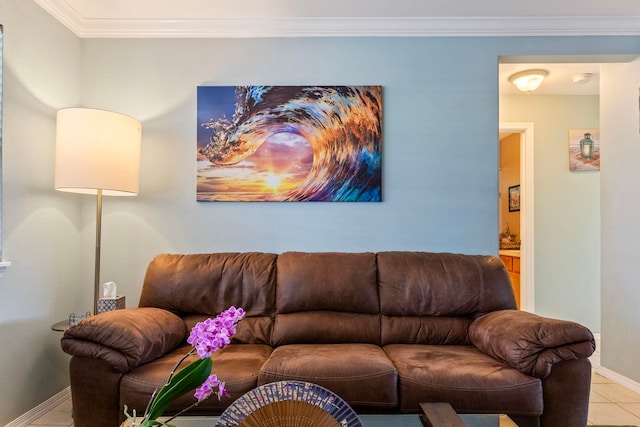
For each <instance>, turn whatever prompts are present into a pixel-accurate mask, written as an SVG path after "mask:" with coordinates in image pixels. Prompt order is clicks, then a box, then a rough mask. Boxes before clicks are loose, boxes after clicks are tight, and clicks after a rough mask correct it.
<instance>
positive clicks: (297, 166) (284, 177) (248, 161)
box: [196, 86, 382, 202]
mask: <svg viewBox="0 0 640 427" xmlns="http://www.w3.org/2000/svg"><path fill="white" fill-rule="evenodd" d="M197 102H198V130H197V137H198V147H197V192H196V194H197V200H198V201H327V202H379V201H380V200H381V198H382V87H381V86H199V87H198V101H197Z"/></svg>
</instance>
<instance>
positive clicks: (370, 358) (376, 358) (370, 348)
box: [258, 344, 398, 408]
mask: <svg viewBox="0 0 640 427" xmlns="http://www.w3.org/2000/svg"><path fill="white" fill-rule="evenodd" d="M397 378H398V373H397V371H396V369H395V368H394V366H393V364H392V363H391V361H390V360H389V358H388V357H387V356H386V355H385V353H384V351H383V350H382V348H380V347H379V346H376V345H372V344H290V345H284V346H281V347H277V348H276V349H275V350H274V351H273V353H271V356H269V360H267V362H266V363H265V365H264V366H263V367H262V369H261V370H260V378H259V380H258V382H259V385H262V384H266V383H270V382H275V381H282V380H299V381H307V382H311V383H314V384H318V385H320V386H322V387H325V388H328V389H329V390H331V391H333V392H334V393H336V394H337V395H338V396H340V397H341V398H342V399H344V400H345V401H346V402H347V403H349V405H351V406H353V407H359V408H362V407H364V408H394V407H396V406H397V403H398V394H397Z"/></svg>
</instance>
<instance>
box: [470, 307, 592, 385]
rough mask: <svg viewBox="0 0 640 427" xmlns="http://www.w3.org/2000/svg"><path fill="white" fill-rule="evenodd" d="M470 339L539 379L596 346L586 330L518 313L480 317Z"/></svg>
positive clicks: (561, 321)
mask: <svg viewBox="0 0 640 427" xmlns="http://www.w3.org/2000/svg"><path fill="white" fill-rule="evenodd" d="M469 339H470V340H471V343H472V344H473V345H474V346H476V347H477V348H478V349H479V350H480V351H482V352H484V353H486V354H488V355H490V356H492V357H494V358H495V359H497V360H500V361H501V362H503V363H505V364H507V365H509V366H511V367H513V368H515V369H517V370H519V371H520V372H522V373H525V374H527V375H531V376H534V377H537V378H545V377H547V376H548V375H549V374H550V373H551V368H552V367H553V365H554V364H555V363H558V362H561V361H563V360H574V359H583V358H587V357H589V356H591V354H593V352H594V350H595V348H596V344H595V340H594V338H593V334H592V333H591V331H590V330H589V329H587V328H586V327H584V326H582V325H580V324H578V323H575V322H570V321H566V320H558V319H550V318H546V317H541V316H538V315H535V314H532V313H527V312H524V311H517V310H501V311H496V312H492V313H489V314H485V315H484V316H481V317H479V318H478V319H476V320H475V321H473V323H471V325H470V326H469Z"/></svg>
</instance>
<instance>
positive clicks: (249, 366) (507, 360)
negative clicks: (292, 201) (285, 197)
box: [62, 251, 595, 427]
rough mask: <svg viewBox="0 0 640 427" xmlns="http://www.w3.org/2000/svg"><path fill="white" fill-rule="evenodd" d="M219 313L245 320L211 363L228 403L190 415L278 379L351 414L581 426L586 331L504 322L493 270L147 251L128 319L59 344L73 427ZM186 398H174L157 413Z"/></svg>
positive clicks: (100, 415) (504, 281) (399, 259)
mask: <svg viewBox="0 0 640 427" xmlns="http://www.w3.org/2000/svg"><path fill="white" fill-rule="evenodd" d="M231 305H233V306H235V307H242V308H244V309H245V310H246V312H247V315H246V317H245V318H244V319H243V320H241V321H240V323H239V324H238V328H237V333H236V335H235V336H234V338H233V340H232V344H231V345H230V346H228V347H227V348H225V349H224V350H222V351H220V352H216V353H214V355H213V356H212V357H213V359H214V365H213V370H214V372H215V373H216V374H218V376H219V377H220V378H221V379H222V380H223V381H225V382H226V384H227V388H228V390H229V392H230V393H231V397H230V398H223V399H222V400H221V401H218V399H216V398H215V397H212V398H210V399H208V400H206V401H205V402H203V403H201V404H200V405H199V406H198V407H197V408H196V409H194V410H192V411H190V413H191V414H205V415H216V414H220V413H221V412H222V411H223V410H224V409H225V408H226V407H227V406H228V405H230V404H231V402H232V401H233V400H234V399H236V398H238V397H240V396H241V395H242V394H244V393H245V392H247V391H249V390H251V389H253V388H255V387H257V386H259V385H262V384H264V383H267V382H271V381H279V380H286V379H291V380H303V381H309V382H313V383H316V384H319V385H321V386H324V387H326V388H329V389H331V390H332V391H334V392H336V393H337V394H338V395H340V396H341V397H342V398H343V399H345V401H347V403H349V404H350V405H352V406H354V407H355V408H358V410H360V411H365V412H379V413H387V412H399V411H403V412H409V413H413V412H417V411H418V403H419V402H425V401H447V402H450V403H451V404H452V405H453V406H454V408H455V409H457V410H458V411H461V412H503V413H508V414H509V415H511V416H512V417H514V418H515V419H517V420H518V423H519V425H522V426H525V427H537V426H542V427H551V426H554V427H555V426H559V425H562V426H563V427H584V425H585V423H586V415H587V409H588V397H589V387H590V381H589V380H590V373H591V368H590V363H589V360H588V359H587V357H589V356H590V355H591V353H592V352H593V350H594V348H595V346H594V341H593V335H592V334H591V332H590V331H589V330H588V329H587V328H584V327H583V326H580V325H578V324H576V323H573V322H567V321H562V320H555V319H548V318H542V317H539V316H535V315H532V314H530V313H525V312H521V311H517V310H515V308H516V304H515V298H514V295H513V290H512V287H511V282H510V279H509V275H508V272H507V270H506V269H505V267H504V265H503V264H502V262H501V261H500V260H499V259H498V258H496V257H493V256H480V255H460V254H449V253H427V252H399V251H389V252H380V253H369V252H366V253H340V252H325V253H310V252H309V253H304V252H286V253H283V254H279V255H276V254H270V253H259V252H247V253H216V254H193V255H181V254H162V255H158V256H157V257H155V258H154V259H153V260H152V261H151V263H150V264H149V266H148V268H147V272H146V275H145V278H144V284H143V289H142V294H141V298H140V303H139V308H137V309H124V310H116V311H113V312H108V313H104V314H100V315H97V316H94V317H91V318H89V319H85V320H83V321H82V322H80V324H78V325H76V326H73V327H71V328H70V329H69V330H68V331H66V332H65V334H64V335H63V338H62V347H63V349H64V350H65V351H66V352H67V353H69V354H71V355H72V356H73V357H72V359H71V366H70V375H71V387H72V397H73V406H74V425H75V427H114V426H116V425H118V423H119V422H120V421H122V420H123V418H124V415H123V407H124V405H125V404H126V405H127V406H129V407H130V408H136V410H137V411H138V412H139V413H140V412H143V411H144V409H145V407H146V405H147V402H148V401H149V399H150V396H151V394H152V393H153V391H154V390H155V389H156V388H157V386H158V385H159V384H162V383H163V382H164V381H165V380H166V375H167V374H168V373H169V371H170V370H171V369H172V367H173V366H174V365H175V364H176V362H177V361H178V360H179V359H180V358H181V357H182V356H183V355H184V354H186V352H187V350H188V348H189V346H188V345H186V343H185V339H186V336H187V333H188V331H189V330H190V329H191V328H192V327H193V325H195V324H196V323H197V322H199V321H203V320H205V319H206V318H208V317H213V316H215V315H217V314H218V313H219V312H221V311H223V310H225V309H227V308H228V307H229V306H231ZM193 399H194V398H193V397H192V396H190V395H189V394H187V395H186V396H183V397H182V398H180V399H178V401H177V402H176V403H175V404H174V405H173V406H172V407H171V408H170V409H169V411H168V413H172V412H175V411H176V410H178V409H179V408H184V407H186V406H188V405H189V404H190V403H191V402H193ZM558 420H560V421H558Z"/></svg>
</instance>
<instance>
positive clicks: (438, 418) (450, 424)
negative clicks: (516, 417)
mask: <svg viewBox="0 0 640 427" xmlns="http://www.w3.org/2000/svg"><path fill="white" fill-rule="evenodd" d="M420 411H421V414H420V421H422V425H423V426H425V427H469V426H476V425H478V426H479V425H495V426H499V427H518V426H517V425H516V424H515V423H514V422H513V421H512V420H511V419H510V418H509V417H508V416H506V415H504V414H481V415H463V416H462V417H464V420H465V421H466V422H465V421H463V419H462V418H461V417H460V415H458V414H457V413H456V411H454V410H453V408H452V407H451V405H450V404H448V403H446V402H431V403H421V404H420ZM489 418H490V419H491V423H490V424H486V422H487V421H488V420H489Z"/></svg>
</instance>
